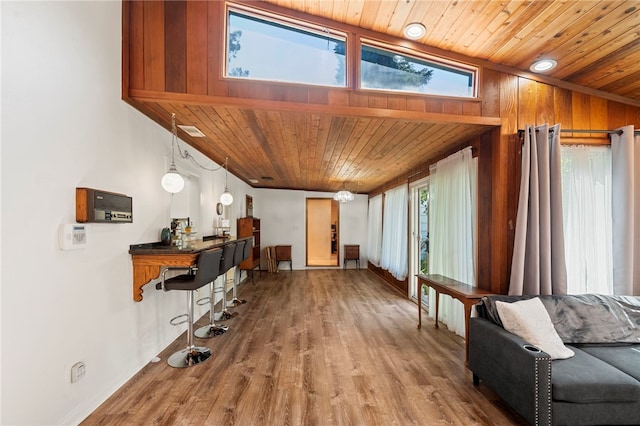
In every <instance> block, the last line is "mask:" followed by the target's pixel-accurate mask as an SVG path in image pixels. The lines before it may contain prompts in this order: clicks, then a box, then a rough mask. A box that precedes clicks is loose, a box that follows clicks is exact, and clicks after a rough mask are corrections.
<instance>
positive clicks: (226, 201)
mask: <svg viewBox="0 0 640 426" xmlns="http://www.w3.org/2000/svg"><path fill="white" fill-rule="evenodd" d="M228 163H229V157H227V158H225V160H224V192H223V193H222V195H221V196H220V202H221V203H222V204H223V205H225V206H230V205H231V203H233V195H231V192H229V187H228V186H227V177H228V174H229V166H228Z"/></svg>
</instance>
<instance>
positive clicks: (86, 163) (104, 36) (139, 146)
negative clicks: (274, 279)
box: [0, 1, 367, 425]
mask: <svg viewBox="0 0 640 426" xmlns="http://www.w3.org/2000/svg"><path fill="white" fill-rule="evenodd" d="M0 8H1V11H0V12H1V25H2V27H1V35H2V69H1V72H2V75H1V89H2V104H1V108H2V109H1V119H2V123H1V124H2V126H1V128H2V130H1V132H2V145H1V163H0V167H1V168H0V171H1V174H0V176H1V177H0V182H1V185H2V192H1V197H2V198H1V207H2V209H1V220H0V229H1V231H2V238H1V252H0V253H1V266H2V269H1V275H0V278H1V285H0V300H1V303H0V307H1V327H2V329H1V345H2V346H1V351H0V353H1V360H0V362H1V376H2V378H1V380H2V382H1V385H2V388H1V399H2V403H1V405H0V410H1V411H0V424H15V425H20V424H39V425H42V424H76V423H78V422H79V421H81V420H82V419H83V418H85V417H86V416H87V415H88V414H90V413H91V411H93V410H94V409H95V408H96V407H97V406H98V405H99V404H100V403H102V402H103V401H104V400H105V399H106V398H107V397H108V396H109V395H111V394H112V393H113V392H114V391H115V390H116V389H118V388H119V387H120V386H122V385H123V384H124V383H125V382H126V381H127V380H128V379H129V378H130V377H131V376H132V375H133V374H135V373H136V372H138V371H139V370H140V369H141V368H142V367H144V365H146V364H147V363H148V362H149V361H150V360H151V359H152V358H153V357H154V356H156V355H157V354H158V353H159V352H161V351H162V350H163V349H164V348H165V347H166V346H167V345H168V344H169V343H171V342H172V341H173V340H174V339H175V338H176V337H177V336H178V335H179V334H181V333H182V332H183V331H184V326H183V327H172V326H170V325H169V324H168V320H169V319H170V318H171V317H173V316H174V315H176V314H178V313H182V312H184V309H185V306H184V305H185V301H184V294H182V293H179V292H175V293H172V292H169V293H164V292H159V291H156V290H155V289H154V283H155V281H154V282H152V283H150V284H148V285H146V286H145V287H144V288H143V290H144V294H143V296H144V299H143V301H142V302H134V301H133V298H132V266H131V257H130V255H129V254H128V247H129V245H130V244H135V243H142V242H151V241H158V240H159V233H160V229H161V228H162V227H165V226H168V224H169V219H170V216H171V215H170V208H171V204H172V199H171V195H169V194H168V193H166V192H164V191H163V190H162V188H161V187H160V178H161V177H162V175H163V174H164V173H165V172H166V170H167V169H168V166H169V163H170V158H169V157H170V153H171V135H170V133H169V132H167V131H166V130H165V129H163V128H161V127H160V126H158V125H156V124H155V123H153V122H152V121H151V120H150V119H148V118H146V117H144V116H143V115H142V114H140V113H139V112H137V111H136V110H134V109H133V108H131V107H130V106H129V105H127V104H126V103H125V102H123V101H122V100H121V99H120V96H121V95H120V94H121V32H122V31H121V3H120V2H115V1H104V2H100V1H93V2H81V1H78V2H62V1H55V2H53V1H52V2H7V1H3V2H0ZM182 146H183V149H184V148H185V147H186V145H184V144H183V145H182ZM189 151H190V152H191V153H192V154H193V155H194V156H195V157H196V158H197V159H198V161H200V162H201V163H202V164H205V165H207V166H209V167H211V166H215V164H213V163H211V162H209V161H208V160H206V159H205V158H204V157H203V156H202V155H201V154H199V153H198V152H197V151H195V150H194V149H191V148H189ZM229 163H230V164H232V163H233V158H229ZM176 165H177V167H178V169H179V170H185V171H189V172H190V173H193V174H195V175H196V176H197V178H198V181H199V186H200V197H201V199H200V214H199V217H200V218H199V223H197V224H196V226H197V230H198V231H199V232H200V233H201V235H207V234H210V233H212V232H213V228H214V223H215V221H216V219H217V215H216V213H215V204H216V203H217V201H218V198H219V197H220V194H221V193H222V192H223V190H224V170H218V171H214V172H208V171H203V170H201V169H198V168H197V167H196V168H194V167H193V166H192V165H189V164H188V163H184V162H183V161H180V160H176ZM79 186H87V187H92V188H97V189H102V190H107V191H113V192H120V193H124V194H127V195H129V196H132V197H133V215H134V222H133V223H131V224H92V225H91V226H90V229H91V234H90V240H89V244H88V247H87V248H85V249H83V250H76V251H61V250H60V249H59V248H58V243H57V238H58V227H59V225H60V224H63V223H74V222H75V188H76V187H79ZM228 186H229V189H230V190H231V192H232V193H233V195H234V197H235V201H234V203H233V204H232V205H231V206H230V207H228V208H226V209H225V213H224V214H223V216H224V217H225V218H228V219H230V221H231V233H232V234H235V231H236V218H238V217H242V216H244V212H245V195H246V194H247V193H248V194H249V195H252V196H253V197H254V215H255V216H257V217H261V218H262V220H263V222H262V228H263V234H262V245H263V246H267V245H274V244H278V243H288V244H292V245H293V246H294V252H293V262H294V268H296V269H301V268H304V261H305V256H304V229H305V219H304V211H305V202H304V200H305V198H306V197H307V196H312V197H319V196H327V197H331V196H332V195H333V194H330V193H320V194H319V193H306V192H304V191H274V190H254V189H252V188H250V187H249V186H248V185H246V184H245V183H244V182H242V181H240V180H238V179H237V178H235V177H234V176H232V175H229V182H228ZM366 212H367V200H366V196H363V195H360V196H357V197H356V200H355V201H354V202H352V203H348V204H346V205H343V206H341V209H340V215H341V216H340V221H341V226H340V229H341V231H342V233H341V235H340V241H341V244H360V245H361V247H366V217H367V214H366ZM202 291H204V292H206V289H203V290H202ZM198 309H200V311H199V312H197V313H196V317H198V316H200V315H202V314H204V313H205V311H204V308H198ZM77 361H83V362H84V363H85V364H86V368H87V372H86V376H85V377H84V378H83V379H82V380H80V381H78V382H76V383H73V384H72V383H70V369H71V366H72V365H73V364H74V363H76V362H77ZM162 362H166V360H163V361H162Z"/></svg>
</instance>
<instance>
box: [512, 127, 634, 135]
mask: <svg viewBox="0 0 640 426" xmlns="http://www.w3.org/2000/svg"><path fill="white" fill-rule="evenodd" d="M537 131H538V129H536V132H537ZM524 132H525V131H524V129H518V136H519V137H522V135H524ZM549 132H550V133H551V132H553V127H551V128H549ZM560 133H606V134H608V135H612V134H616V135H621V134H623V133H624V131H623V130H586V129H560ZM633 134H634V135H640V130H634V132H633Z"/></svg>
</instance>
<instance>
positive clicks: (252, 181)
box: [249, 178, 260, 184]
mask: <svg viewBox="0 0 640 426" xmlns="http://www.w3.org/2000/svg"><path fill="white" fill-rule="evenodd" d="M249 182H251V183H254V184H255V183H259V182H260V181H259V180H258V179H254V178H251V179H249Z"/></svg>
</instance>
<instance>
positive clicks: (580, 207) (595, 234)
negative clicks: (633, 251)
mask: <svg viewBox="0 0 640 426" xmlns="http://www.w3.org/2000/svg"><path fill="white" fill-rule="evenodd" d="M561 152H562V204H563V212H564V215H563V219H564V238H565V253H566V261H567V293H569V294H582V293H599V294H613V275H612V273H613V266H612V251H611V248H612V245H611V147H608V146H585V145H579V146H575V145H574V146H563V147H562V148H561Z"/></svg>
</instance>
